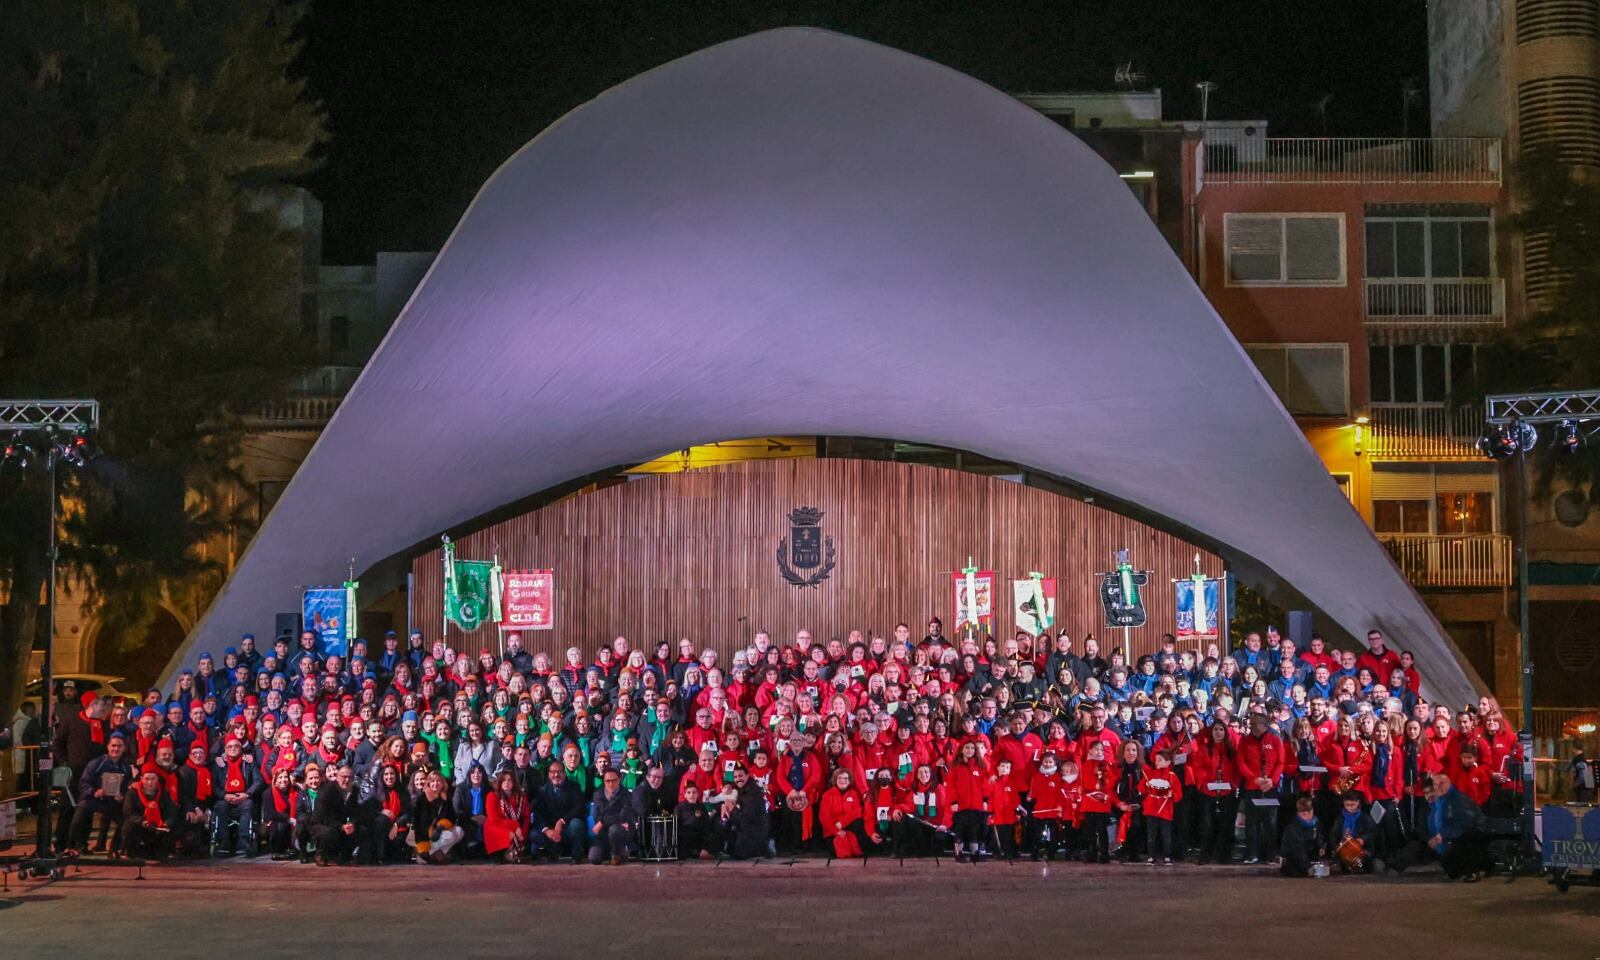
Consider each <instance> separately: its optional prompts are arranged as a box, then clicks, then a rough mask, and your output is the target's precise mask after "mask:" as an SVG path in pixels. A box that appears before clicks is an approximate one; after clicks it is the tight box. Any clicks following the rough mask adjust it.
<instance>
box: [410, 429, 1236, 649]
mask: <svg viewBox="0 0 1600 960" xmlns="http://www.w3.org/2000/svg"><path fill="white" fill-rule="evenodd" d="M800 506H811V507H816V508H818V509H820V510H822V511H824V515H823V519H822V530H823V533H824V534H825V535H826V536H828V537H831V538H832V539H833V543H834V547H835V549H836V551H837V564H836V566H835V567H834V570H833V573H832V575H831V576H830V577H829V578H828V579H827V580H825V581H823V582H822V583H821V584H820V585H818V586H816V587H810V588H800V587H795V586H791V585H790V584H789V583H787V582H786V581H785V580H784V579H783V577H782V576H781V575H780V573H779V569H778V561H777V553H778V546H779V542H780V540H784V539H786V538H788V537H789V519H788V517H789V512H790V511H791V510H793V509H794V508H796V507H800ZM1121 547H1127V548H1128V549H1129V550H1131V555H1130V558H1131V560H1132V561H1133V564H1134V566H1136V567H1138V568H1140V569H1148V570H1152V571H1154V572H1153V574H1152V577H1151V589H1149V590H1148V591H1147V593H1146V604H1147V606H1148V609H1149V613H1150V617H1149V622H1148V624H1147V625H1146V626H1145V627H1143V628H1140V629H1136V630H1134V631H1132V638H1131V639H1132V647H1133V652H1134V654H1135V656H1137V655H1139V654H1141V653H1147V652H1150V651H1153V650H1155V649H1156V648H1157V647H1158V646H1159V645H1160V638H1161V634H1162V633H1163V632H1169V631H1171V630H1172V628H1173V627H1172V624H1173V616H1174V613H1173V591H1172V586H1171V584H1170V583H1169V582H1168V581H1169V580H1171V579H1172V578H1174V577H1183V576H1187V575H1189V574H1191V573H1192V572H1193V570H1194V555H1195V553H1196V552H1199V553H1200V554H1201V565H1202V568H1203V569H1204V570H1205V571H1206V572H1207V573H1208V574H1210V575H1213V576H1215V575H1218V574H1220V573H1221V572H1222V561H1221V560H1220V559H1219V558H1218V557H1216V556H1214V555H1212V554H1210V553H1207V552H1205V551H1202V550H1197V548H1196V547H1194V546H1192V545H1191V544H1189V543H1186V542H1185V541H1183V540H1181V539H1179V538H1177V537H1174V536H1170V535H1168V534H1166V533H1163V532H1161V531H1158V530H1156V529H1154V528H1152V527H1149V526H1146V525H1145V524H1142V523H1138V522H1135V521H1133V520H1130V519H1127V518H1126V517H1123V516H1120V515H1118V514H1115V513H1112V512H1110V511H1108V510H1104V509H1102V508H1100V507H1096V506H1093V505H1091V504H1086V503H1083V502H1081V501H1078V500H1073V499H1070V498H1068V497H1064V496H1061V495H1059V494H1055V493H1051V492H1048V491H1044V490H1039V489H1036V488H1032V487H1025V486H1023V485H1021V484H1018V483H1014V482H1011V481H1008V480H999V479H995V478H992V477H984V476H980V475H977V474H971V473H960V472H957V471H954V470H948V469H944V468H940V467H926V466H916V465H911V464H904V463H895V462H889V461H874V460H845V459H833V460H808V459H802V460H761V461H750V462H746V463H740V464H735V465H731V466H724V467H716V468H712V469H704V470H693V471H689V472H686V473H677V474H668V475H661V476H652V477H647V478H644V479H639V480H634V481H631V482H629V483H626V484H622V485H618V486H612V487H606V488H603V489H601V490H598V491H596V492H593V493H588V494H583V495H581V496H576V497H571V498H569V499H566V500H563V501H560V502H557V503H554V504H551V505H549V506H546V507H543V508H542V509H539V510H535V511H533V512H531V513H527V514H523V515H522V516H518V517H514V518H512V519H509V520H506V521H503V522H501V523H498V524H495V525H494V526H491V527H488V528H486V529H484V530H481V531H479V532H477V533H474V534H470V535H467V536H465V537H462V538H461V540H460V541H459V542H458V544H457V553H456V555H457V556H458V557H460V558H462V559H471V560H479V559H483V560H487V559H490V558H491V557H492V556H493V555H494V554H495V553H496V552H498V554H499V557H500V562H501V565H502V566H504V567H505V568H506V569H508V570H509V569H541V568H552V569H554V570H555V580H556V603H555V607H556V614H555V629H554V630H553V631H528V632H526V633H524V635H523V644H524V647H525V648H527V649H529V650H532V651H535V652H537V651H540V650H544V651H548V652H550V653H551V655H552V656H553V657H554V658H555V663H556V665H559V664H560V663H562V662H563V661H562V660H561V657H560V651H561V650H564V649H565V648H566V647H568V646H579V647H582V648H583V649H584V650H585V651H587V653H588V654H589V655H591V656H592V655H593V653H594V651H595V650H597V649H598V648H599V646H600V645H602V644H604V643H607V642H609V641H610V640H611V638H612V637H614V636H616V635H617V634H619V633H620V634H622V635H624V636H626V637H628V638H629V639H630V640H631V641H633V644H634V646H636V647H637V646H641V645H642V646H645V647H646V649H647V650H648V649H649V648H650V647H651V646H652V645H653V644H654V643H655V642H656V641H657V640H661V639H667V640H672V641H674V645H676V641H677V639H678V638H679V637H689V638H691V639H693V640H694V641H695V644H696V646H697V647H705V646H712V647H715V648H716V649H717V650H718V651H720V652H721V654H722V662H723V663H727V662H728V656H729V654H730V653H731V651H732V650H734V649H735V648H737V647H739V646H742V645H743V644H744V643H745V636H746V634H745V626H744V625H743V624H741V623H740V622H739V619H738V618H739V617H741V616H744V617H748V618H749V628H748V629H749V632H750V633H754V631H756V630H758V629H766V630H768V631H769V632H771V633H772V635H773V638H774V639H775V640H777V641H778V642H780V643H782V642H787V641H789V640H792V639H793V637H794V633H795V631H796V630H797V629H799V628H801V627H805V628H808V629H810V630H811V632H812V636H813V637H815V638H816V639H817V640H818V641H825V640H827V639H828V638H830V637H834V636H839V637H843V636H845V635H846V634H848V633H849V631H850V630H851V629H852V628H858V629H860V630H862V631H863V632H864V633H865V634H866V635H868V636H871V635H872V633H874V632H882V633H883V634H884V635H888V634H889V633H890V632H891V631H892V630H893V628H894V625H895V624H896V623H897V622H899V621H901V620H904V621H905V622H907V623H909V624H911V625H912V632H913V635H914V636H918V637H920V636H921V635H922V633H923V627H924V626H925V624H926V622H927V620H928V618H929V617H930V616H933V615H937V616H938V617H940V618H941V619H943V620H944V622H945V624H946V631H945V632H946V633H947V634H949V633H951V632H952V631H951V630H950V625H951V624H952V621H953V613H954V611H953V610H952V605H953V597H952V591H951V586H950V574H951V571H953V570H958V569H960V568H961V567H963V566H965V565H966V561H967V557H968V556H969V555H970V556H971V557H972V558H974V559H975V560H976V561H977V562H978V564H979V565H980V566H981V567H983V568H984V569H992V570H994V571H995V574H996V580H997V584H996V594H997V595H996V599H995V607H996V611H997V621H998V622H997V624H996V633H997V634H998V635H1000V636H1002V637H1004V636H1010V635H1011V633H1012V632H1013V628H1012V625H1011V619H1010V609H1011V587H1010V580H1011V579H1012V578H1022V577H1025V576H1027V574H1028V572H1029V571H1031V570H1038V571H1040V572H1042V573H1044V574H1045V575H1046V576H1054V577H1056V583H1057V586H1056V595H1057V599H1056V604H1057V624H1058V626H1063V627H1066V628H1069V629H1070V630H1071V631H1072V633H1073V635H1074V637H1077V638H1081V637H1082V636H1083V634H1085V633H1088V632H1093V633H1094V634H1095V635H1096V636H1097V637H1099V638H1100V640H1101V646H1102V651H1108V650H1109V649H1110V647H1111V646H1114V645H1117V644H1120V642H1121V637H1120V634H1121V631H1120V630H1119V631H1109V630H1107V629H1106V627H1105V621H1104V615H1103V613H1102V611H1101V608H1100V603H1099V599H1098V594H1097V587H1096V583H1095V581H1094V580H1093V579H1092V577H1091V574H1093V573H1094V572H1096V571H1103V570H1107V569H1110V567H1111V566H1112V564H1113V560H1112V554H1113V551H1115V550H1116V549H1118V548H1121ZM412 572H413V574H414V579H413V594H412V597H411V605H412V617H413V624H414V625H415V626H417V627H418V628H420V629H421V630H422V631H423V632H424V634H425V635H426V636H427V637H428V638H429V640H430V641H431V640H432V639H433V638H434V637H436V636H438V634H439V631H440V629H441V621H442V612H441V604H442V595H441V591H442V571H441V569H440V558H439V551H438V550H433V551H430V552H428V553H426V554H424V555H422V556H420V557H418V558H416V559H415V560H414V561H413V562H412ZM799 572H809V571H799ZM1108 639H1110V640H1111V641H1112V643H1110V644H1108V643H1107V640H1108ZM446 641H447V642H448V643H450V644H451V646H453V647H454V648H456V649H458V650H460V649H466V650H476V649H478V648H481V647H494V646H495V632H494V630H493V629H492V628H490V627H485V628H481V629H479V630H478V631H476V633H474V634H472V635H470V636H464V635H463V634H462V633H461V631H459V630H458V629H457V628H456V627H455V626H454V625H453V624H452V625H450V626H449V628H448V631H447V633H446Z"/></svg>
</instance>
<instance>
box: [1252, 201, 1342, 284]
mask: <svg viewBox="0 0 1600 960" xmlns="http://www.w3.org/2000/svg"><path fill="white" fill-rule="evenodd" d="M1222 231H1223V247H1224V251H1225V253H1226V257H1227V266H1228V284H1229V285H1230V286H1289V287H1338V286H1343V285H1344V282H1345V274H1344V217H1343V216H1342V215H1340V214H1336V213H1325V214H1309V213H1269V214H1258V213H1250V214H1244V213H1230V214H1228V215H1227V216H1226V217H1225V218H1224V219H1223V223H1222Z"/></svg>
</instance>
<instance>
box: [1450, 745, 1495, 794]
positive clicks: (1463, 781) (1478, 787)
mask: <svg viewBox="0 0 1600 960" xmlns="http://www.w3.org/2000/svg"><path fill="white" fill-rule="evenodd" d="M1489 773H1490V771H1489V768H1488V767H1486V766H1484V765H1483V764H1482V763H1480V762H1479V757H1478V748H1477V747H1475V746H1473V745H1472V744H1468V745H1467V746H1464V747H1462V748H1461V764H1460V766H1459V767H1457V769H1456V773H1455V776H1453V777H1451V778H1450V782H1451V783H1453V784H1455V786H1456V789H1457V790H1460V791H1461V792H1462V793H1464V794H1466V795H1467V796H1468V797H1469V798H1470V799H1471V800H1472V802H1473V803H1476V804H1477V805H1478V809H1480V810H1481V809H1483V807H1484V806H1485V805H1486V804H1488V802H1489V794H1490V792H1491V791H1492V790H1493V784H1494V781H1493V780H1492V779H1491V778H1490V776H1489Z"/></svg>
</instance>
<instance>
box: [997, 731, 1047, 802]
mask: <svg viewBox="0 0 1600 960" xmlns="http://www.w3.org/2000/svg"><path fill="white" fill-rule="evenodd" d="M1009 726H1010V732H1008V733H1006V734H1005V735H1004V736H1002V737H1000V738H999V739H998V740H997V741H996V742H995V745H994V755H995V757H996V758H997V759H998V758H1000V757H1004V758H1005V759H1007V760H1010V761H1011V782H1012V783H1013V784H1015V785H1016V787H1017V789H1018V790H1024V791H1025V790H1027V789H1028V781H1029V780H1031V779H1032V778H1033V771H1034V768H1035V767H1037V766H1038V765H1039V754H1040V753H1042V752H1043V751H1044V741H1042V740H1040V739H1039V736H1038V734H1034V733H1029V732H1028V720H1027V718H1026V717H1024V716H1023V715H1022V714H1021V713H1013V714H1012V715H1011V719H1010V721H1009Z"/></svg>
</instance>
